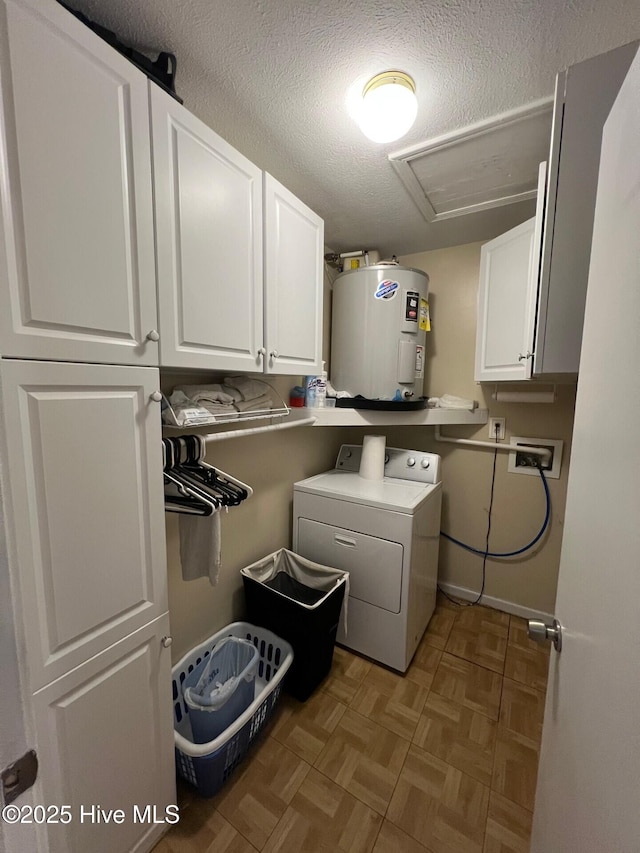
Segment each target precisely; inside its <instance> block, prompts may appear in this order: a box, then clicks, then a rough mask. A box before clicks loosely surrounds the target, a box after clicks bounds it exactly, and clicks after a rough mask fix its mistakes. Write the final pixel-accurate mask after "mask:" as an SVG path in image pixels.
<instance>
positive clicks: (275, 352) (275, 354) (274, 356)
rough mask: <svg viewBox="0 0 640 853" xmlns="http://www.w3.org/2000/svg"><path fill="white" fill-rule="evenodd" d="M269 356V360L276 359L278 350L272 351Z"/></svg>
mask: <svg viewBox="0 0 640 853" xmlns="http://www.w3.org/2000/svg"><path fill="white" fill-rule="evenodd" d="M269 356H270V358H277V357H278V350H277V349H272V350H271V352H270V353H269Z"/></svg>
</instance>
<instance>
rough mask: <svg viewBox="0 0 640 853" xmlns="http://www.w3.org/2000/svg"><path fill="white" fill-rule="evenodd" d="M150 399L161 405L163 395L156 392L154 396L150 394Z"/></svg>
mask: <svg viewBox="0 0 640 853" xmlns="http://www.w3.org/2000/svg"><path fill="white" fill-rule="evenodd" d="M149 399H150V400H153V402H154V403H159V402H160V400H162V393H161V392H160V391H154V392H153V393H152V394H149Z"/></svg>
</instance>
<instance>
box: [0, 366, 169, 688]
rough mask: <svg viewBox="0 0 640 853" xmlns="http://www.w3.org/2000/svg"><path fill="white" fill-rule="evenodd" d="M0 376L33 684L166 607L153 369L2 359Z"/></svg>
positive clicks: (18, 581)
mask: <svg viewBox="0 0 640 853" xmlns="http://www.w3.org/2000/svg"><path fill="white" fill-rule="evenodd" d="M0 378H1V380H2V400H3V409H4V425H5V429H6V447H7V467H8V471H9V485H10V500H11V505H12V507H13V513H12V514H13V529H14V533H15V544H16V552H17V561H16V565H14V566H13V569H14V570H15V573H13V572H12V575H13V577H12V579H13V581H14V585H15V589H16V594H17V595H18V597H19V600H18V601H17V602H16V612H17V613H18V614H21V615H22V622H23V626H24V629H23V632H24V641H25V645H26V651H27V663H28V667H27V669H28V673H29V686H30V689H31V690H32V691H35V690H37V689H38V688H40V687H42V686H43V685H44V684H47V683H48V682H50V681H51V680H52V679H54V678H58V677H59V676H61V675H62V674H63V673H65V672H67V671H68V670H69V669H71V668H72V667H74V666H78V665H79V664H80V663H82V662H83V661H85V660H86V659H87V658H88V657H90V656H91V655H95V654H97V653H98V652H101V651H102V650H103V649H104V648H105V647H106V646H108V645H110V644H112V643H114V642H116V641H117V640H120V639H121V638H122V637H124V636H126V635H127V634H129V633H131V632H132V631H134V630H135V629H137V628H139V627H140V626H142V625H144V624H146V623H147V622H149V621H150V620H151V619H154V618H155V617H156V616H158V615H159V614H161V613H163V612H164V611H165V610H166V609H167V578H166V556H165V529H164V495H163V483H162V452H161V427H160V405H159V403H157V402H153V401H152V400H150V394H152V393H153V392H154V391H156V390H157V389H158V387H159V377H158V371H157V370H153V369H152V368H136V367H118V366H116V367H113V366H107V365H82V364H58V363H56V362H38V361H6V360H4V361H2V362H1V363H0Z"/></svg>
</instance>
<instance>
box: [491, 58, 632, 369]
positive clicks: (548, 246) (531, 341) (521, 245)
mask: <svg viewBox="0 0 640 853" xmlns="http://www.w3.org/2000/svg"><path fill="white" fill-rule="evenodd" d="M637 50H638V42H634V43H632V44H628V45H624V46H623V47H620V48H617V49H616V50H612V51H610V52H609V53H605V54H602V55H600V56H596V57H594V58H593V59H589V60H586V61H585V62H580V63H578V64H577V65H572V66H571V67H570V68H568V69H567V70H566V71H564V72H562V73H561V74H559V75H558V77H557V80H556V94H555V106H554V117H553V127H552V133H551V150H550V156H549V169H548V177H547V181H546V188H545V184H544V182H543V181H539V184H538V204H537V210H536V217H535V219H532V220H530V221H529V222H528V223H524V224H523V225H521V226H518V228H514V229H513V230H511V231H509V232H507V233H506V234H503V235H501V236H500V237H497V238H496V239H495V240H491V241H490V242H489V243H486V244H485V245H484V246H483V247H482V259H481V266H480V284H479V291H478V331H477V340H476V368H475V378H476V381H480V382H483V381H485V382H496V381H500V380H509V381H513V380H519V379H531V378H532V377H534V378H541V379H548V380H550V381H572V380H574V379H575V378H576V376H577V373H578V366H579V363H580V348H581V344H582V325H583V319H584V306H585V299H586V294H587V281H588V273H589V259H590V255H591V233H592V230H593V216H594V209H595V197H596V187H597V180H598V168H599V163H600V143H601V137H602V127H603V124H604V122H605V121H606V119H607V116H608V115H609V110H610V108H611V106H612V104H613V102H614V100H615V98H616V96H617V93H618V90H619V88H620V85H621V84H622V81H623V80H624V78H625V75H626V73H627V71H628V69H629V66H630V65H631V62H632V61H633V58H634V56H635V55H636V53H637Z"/></svg>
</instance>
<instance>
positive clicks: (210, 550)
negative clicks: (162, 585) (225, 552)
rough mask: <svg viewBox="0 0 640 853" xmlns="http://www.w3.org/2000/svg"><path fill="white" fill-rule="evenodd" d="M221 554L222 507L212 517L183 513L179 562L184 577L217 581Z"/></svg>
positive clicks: (211, 581)
mask: <svg viewBox="0 0 640 853" xmlns="http://www.w3.org/2000/svg"><path fill="white" fill-rule="evenodd" d="M221 557H222V550H221V539H220V510H218V511H217V512H214V513H213V514H212V515H209V516H195V515H181V516H180V562H181V563H182V580H184V581H192V580H196V578H209V583H210V584H211V586H216V584H217V583H218V575H219V573H220V562H221Z"/></svg>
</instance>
